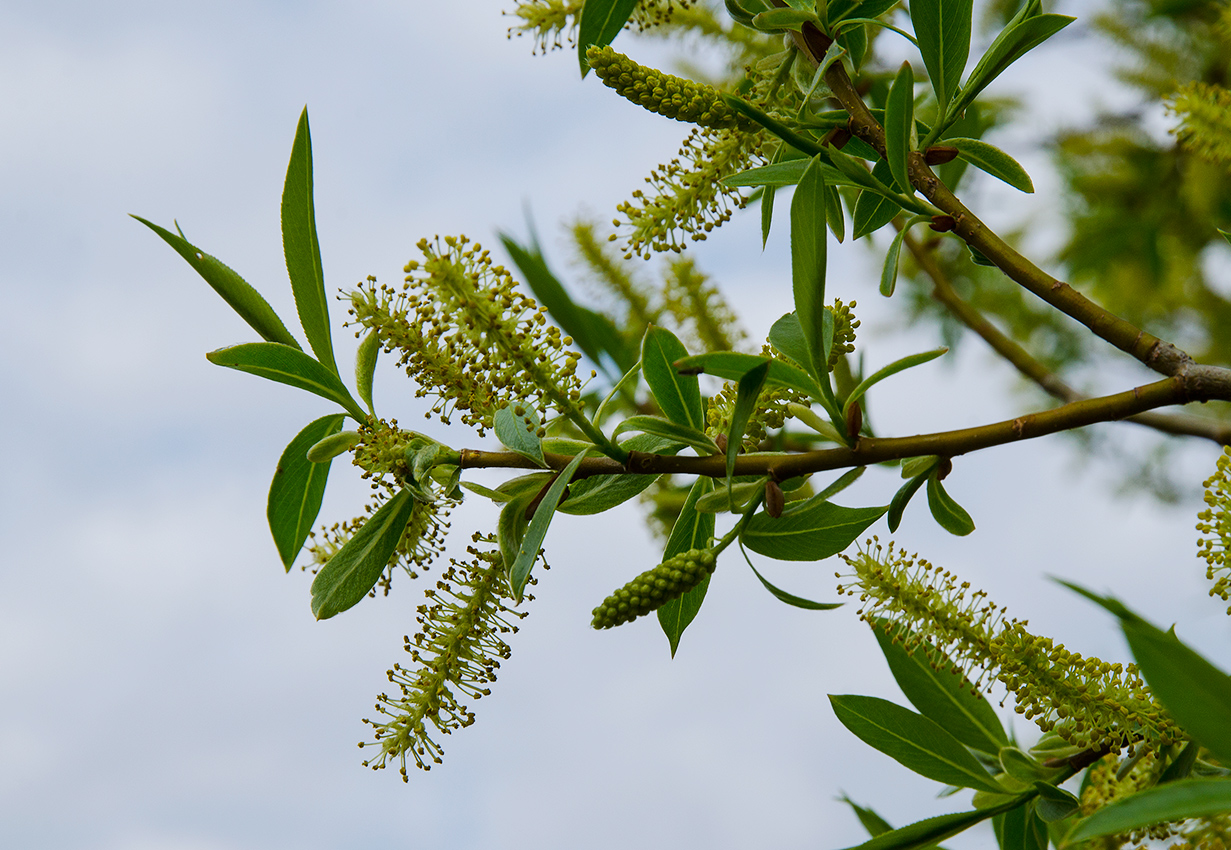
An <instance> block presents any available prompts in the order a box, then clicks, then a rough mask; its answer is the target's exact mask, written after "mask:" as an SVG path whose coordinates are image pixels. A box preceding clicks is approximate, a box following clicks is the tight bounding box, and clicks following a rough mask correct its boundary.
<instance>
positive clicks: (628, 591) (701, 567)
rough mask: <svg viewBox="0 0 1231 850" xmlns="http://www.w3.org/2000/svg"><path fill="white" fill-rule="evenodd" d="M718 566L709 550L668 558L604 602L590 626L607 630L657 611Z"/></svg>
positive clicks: (689, 551) (699, 581)
mask: <svg viewBox="0 0 1231 850" xmlns="http://www.w3.org/2000/svg"><path fill="white" fill-rule="evenodd" d="M717 563H718V559H717V557H716V556H715V555H714V553H713V552H711V551H710V550H709V549H689V550H688V551H687V552H681V553H680V554H678V555H675V556H674V557H671V558H668V559H667V560H665V561H663V562H662V563H661V564H659V565H658V566H657V567H654V568H653V569H650V570H646V571H645V572H643V573H642V574H641V575H639V576H637V577H636V578H635V579H633V580H632V581H630V582H628V584H626V585H624V586H623V587H621V588H620V589H619V590H617V591H616V592H615V593H613V594H611V595H610V596H608V597H607V598H606V599H604V600H603V602H602V604H601V605H599V606H598V607H597V608H595V609H594V612H593V613H594V619H593V620H592V621H591V623H590V625H592V626H593V627H594V628H596V629H610V628H612V627H614V626H618V625H620V624H622V623H628V622H632V621H633V620H635V619H637V618H638V617H641V616H643V615H645V614H648V613H650V612H651V611H657V610H658V609H659V608H661V607H663V606H664V605H666V604H667V603H668V602H670V601H671V600H672V599H678V598H679V597H680V596H682V595H683V594H685V593H687V592H688V591H690V590H692V589H693V588H694V587H696V586H697V585H698V584H700V583H701V582H702V580H703V579H705V578H706V577H707V576H708V575H710V573H712V572H714V567H715V565H716V564H717Z"/></svg>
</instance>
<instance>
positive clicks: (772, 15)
mask: <svg viewBox="0 0 1231 850" xmlns="http://www.w3.org/2000/svg"><path fill="white" fill-rule="evenodd" d="M816 22H817V18H816V13H814V12H805V11H802V10H799V9H770V10H768V11H765V12H758V13H757V14H755V15H753V16H752V26H753V27H754V28H755V29H759V30H760V31H761V32H788V31H790V30H796V31H798V30H799V29H801V28H802V27H803V25H804V24H807V23H816Z"/></svg>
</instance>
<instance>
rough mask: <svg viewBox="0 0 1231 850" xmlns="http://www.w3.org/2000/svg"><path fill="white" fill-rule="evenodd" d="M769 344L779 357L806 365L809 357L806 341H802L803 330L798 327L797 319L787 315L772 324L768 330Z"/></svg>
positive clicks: (791, 314) (789, 314) (794, 316)
mask: <svg viewBox="0 0 1231 850" xmlns="http://www.w3.org/2000/svg"><path fill="white" fill-rule="evenodd" d="M769 344H770V345H772V346H773V347H774V349H775V350H776V351H777V352H778V353H779V354H781V355H783V356H785V357H789V358H791V359H792V360H794V361H795V362H796V363H805V364H806V363H807V362H808V358H809V357H810V356H811V355H810V354H809V353H808V341H807V340H805V339H804V332H803V328H801V327H800V326H799V317H798V316H796V315H795V314H794V313H787V314H786V315H784V316H782V317H781V318H779V319H778V321H776V322H774V324H773V327H771V328H770V329H769Z"/></svg>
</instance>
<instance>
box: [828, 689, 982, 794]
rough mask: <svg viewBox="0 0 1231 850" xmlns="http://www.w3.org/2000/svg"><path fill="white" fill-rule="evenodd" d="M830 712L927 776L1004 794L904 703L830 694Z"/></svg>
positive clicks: (966, 755)
mask: <svg viewBox="0 0 1231 850" xmlns="http://www.w3.org/2000/svg"><path fill="white" fill-rule="evenodd" d="M829 701H830V702H831V703H832V704H833V709H834V714H836V715H837V717H838V720H840V721H841V722H842V725H843V726H845V727H846V728H847V729H849V730H850V731H851V732H853V733H854V734H855V735H856V736H858V737H859V739H860V740H862V741H863V742H864V743H865V744H868V745H869V746H871V747H875V748H876V749H878V750H880V751H881V752H882V753H884V754H885V755H887V756H889V757H890V758H892V759H893V760H894V761H896V762H898V763H899V764H901V765H903V766H904V767H907V768H909V769H910V770H913V771H914V772H915V773H918V774H920V775H922V776H926V777H927V778H928V779H934V780H935V781H937V782H943V783H944V784H946V785H956V786H958V787H959V788H974V789H976V790H979V791H988V792H990V793H992V794H1004V793H1005V789H1004V788H1002V787H1001V786H1000V784H999V783H998V782H996V781H995V780H994V779H992V777H991V776H990V775H989V774H988V772H987V771H986V770H985V769H984V768H983V766H982V765H981V764H979V761H978V759H976V758H975V757H974V756H973V755H971V754H970V751H969V750H967V749H966V748H965V747H964V746H962V743H961V742H960V741H958V739H957V738H955V737H953V736H952V735H950V734H949V733H948V732H946V731H945V730H944V728H942V727H941V726H940V725H938V724H937V723H935V722H933V721H932V720H929V719H928V718H926V717H924V716H923V715H921V714H916V713H915V712H913V711H911V710H910V709H908V708H902V706H900V705H897V704H895V703H892V702H889V701H888V700H883V699H879V698H878V697H868V696H858V695H855V694H848V695H844V696H835V695H832V694H831V695H830V697H829Z"/></svg>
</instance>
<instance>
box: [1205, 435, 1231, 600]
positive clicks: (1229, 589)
mask: <svg viewBox="0 0 1231 850" xmlns="http://www.w3.org/2000/svg"><path fill="white" fill-rule="evenodd" d="M1229 473H1231V449H1223V453H1222V454H1221V455H1219V456H1218V468H1217V470H1216V471H1215V472H1214V474H1213V475H1211V476H1210V477H1209V478H1208V479H1207V480H1206V482H1205V504H1206V505H1207V507H1206V509H1205V510H1203V511H1202V512H1201V513H1199V514H1197V530H1198V531H1200V532H1201V533H1202V534H1203V535H1205V536H1204V537H1202V538H1201V539H1200V540H1198V541H1197V554H1198V555H1199V556H1200V557H1201V558H1203V559H1204V560H1205V562H1206V564H1207V565H1208V566H1207V567H1206V570H1205V577H1206V578H1207V579H1210V580H1211V581H1213V582H1214V586H1213V587H1211V588H1210V596H1217V597H1220V598H1221V599H1222V601H1223V602H1226V601H1228V600H1229V599H1231V563H1228V561H1227V549H1228V546H1229V544H1231V475H1229ZM1227 613H1228V614H1231V608H1228V609H1227Z"/></svg>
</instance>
